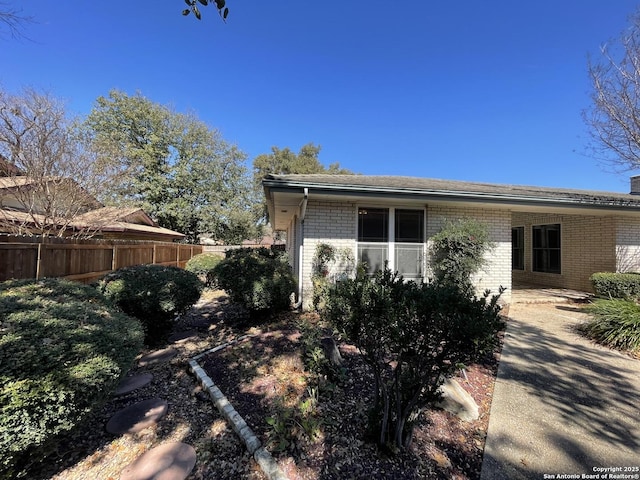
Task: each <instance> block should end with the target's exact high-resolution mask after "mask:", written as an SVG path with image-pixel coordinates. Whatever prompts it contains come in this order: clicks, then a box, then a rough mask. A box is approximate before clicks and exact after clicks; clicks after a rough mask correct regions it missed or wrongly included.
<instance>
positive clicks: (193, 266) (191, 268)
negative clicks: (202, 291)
mask: <svg viewBox="0 0 640 480" xmlns="http://www.w3.org/2000/svg"><path fill="white" fill-rule="evenodd" d="M223 258H224V256H222V255H219V254H217V253H200V254H198V255H194V256H193V257H191V258H190V259H189V261H188V262H187V264H186V265H185V267H184V269H185V270H187V271H188V272H192V273H195V274H196V275H197V276H198V277H199V278H200V279H201V280H202V281H204V284H205V286H206V287H207V288H213V287H215V286H216V281H215V275H214V273H213V270H214V268H215V267H216V265H218V263H220V262H221V261H222V259H223Z"/></svg>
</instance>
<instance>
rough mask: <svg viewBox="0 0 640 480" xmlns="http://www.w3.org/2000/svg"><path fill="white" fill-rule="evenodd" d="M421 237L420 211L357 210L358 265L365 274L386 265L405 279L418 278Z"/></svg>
mask: <svg viewBox="0 0 640 480" xmlns="http://www.w3.org/2000/svg"><path fill="white" fill-rule="evenodd" d="M424 237H425V234H424V210H411V209H396V208H359V209H358V261H359V262H362V263H363V264H364V265H365V268H366V269H367V272H368V273H369V274H373V273H374V272H375V271H377V270H381V269H383V268H384V264H385V262H388V264H389V268H390V269H391V270H394V271H398V272H399V273H400V274H402V275H403V276H404V277H405V278H408V279H418V278H422V276H423V263H424V262H423V259H424V254H423V252H424Z"/></svg>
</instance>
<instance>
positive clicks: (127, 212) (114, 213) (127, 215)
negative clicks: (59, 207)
mask: <svg viewBox="0 0 640 480" xmlns="http://www.w3.org/2000/svg"><path fill="white" fill-rule="evenodd" d="M75 220H76V221H78V222H87V223H93V224H96V223H110V222H127V223H136V224H138V225H149V226H151V227H157V226H158V224H157V223H156V222H154V221H153V219H152V218H151V217H150V216H149V215H147V213H146V212H145V211H144V210H142V209H141V208H137V207H102V208H98V209H96V210H91V211H89V212H86V213H83V214H82V215H78V216H77V217H76V218H75Z"/></svg>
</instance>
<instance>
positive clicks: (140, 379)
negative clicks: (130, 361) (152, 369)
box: [113, 373, 153, 396]
mask: <svg viewBox="0 0 640 480" xmlns="http://www.w3.org/2000/svg"><path fill="white" fill-rule="evenodd" d="M151 380H153V374H152V373H141V374H139V375H133V376H131V377H125V378H124V379H122V381H121V382H120V384H119V385H118V387H117V388H116V391H115V392H113V394H114V395H116V396H119V395H125V394H127V393H131V392H133V391H134V390H137V389H139V388H142V387H144V386H145V385H148V384H149V383H150V382H151Z"/></svg>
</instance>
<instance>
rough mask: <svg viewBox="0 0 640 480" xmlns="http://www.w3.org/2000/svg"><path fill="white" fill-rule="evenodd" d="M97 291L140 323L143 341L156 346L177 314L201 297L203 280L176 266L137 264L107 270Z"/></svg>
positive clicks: (168, 329) (166, 333)
mask: <svg viewBox="0 0 640 480" xmlns="http://www.w3.org/2000/svg"><path fill="white" fill-rule="evenodd" d="M97 288H98V291H100V292H101V293H102V294H103V295H105V296H106V297H107V298H108V299H109V300H111V301H113V302H114V303H115V304H116V305H118V306H119V307H120V308H121V309H122V310H123V311H124V312H125V313H127V314H128V315H131V316H134V317H136V318H137V319H139V320H140V321H141V322H142V326H143V327H144V330H145V343H147V344H148V345H158V344H160V343H161V342H162V341H164V340H165V338H166V336H167V335H168V334H169V333H170V332H171V328H172V325H173V320H174V318H175V317H176V315H179V314H181V313H184V312H185V311H186V310H188V309H189V308H190V307H191V306H192V305H193V304H194V303H196V302H197V301H198V299H199V298H200V294H201V293H202V282H201V281H200V280H199V279H198V277H197V275H195V274H194V273H192V272H187V271H186V270H183V269H181V268H178V267H167V266H162V265H136V266H133V267H126V268H121V269H120V270H116V271H114V272H111V273H108V274H107V275H105V276H104V277H103V278H102V279H101V280H99V281H98V285H97Z"/></svg>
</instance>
